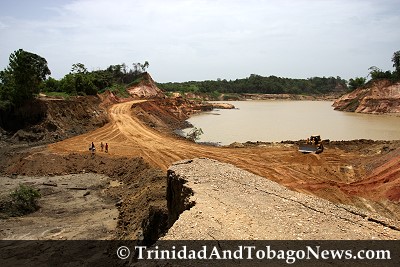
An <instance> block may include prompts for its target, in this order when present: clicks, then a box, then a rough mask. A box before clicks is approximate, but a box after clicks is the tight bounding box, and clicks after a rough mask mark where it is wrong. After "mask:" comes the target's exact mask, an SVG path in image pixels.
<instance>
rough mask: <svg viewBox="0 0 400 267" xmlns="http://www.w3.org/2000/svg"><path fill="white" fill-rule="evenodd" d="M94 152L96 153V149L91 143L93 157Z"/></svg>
mask: <svg viewBox="0 0 400 267" xmlns="http://www.w3.org/2000/svg"><path fill="white" fill-rule="evenodd" d="M95 151H96V147H95V146H94V143H93V142H92V155H94V152H95Z"/></svg>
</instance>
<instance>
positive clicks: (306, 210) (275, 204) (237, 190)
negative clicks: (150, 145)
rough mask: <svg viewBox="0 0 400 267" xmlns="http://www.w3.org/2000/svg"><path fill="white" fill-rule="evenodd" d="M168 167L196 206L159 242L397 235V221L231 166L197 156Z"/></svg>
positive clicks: (393, 236) (384, 236) (394, 236)
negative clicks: (189, 190)
mask: <svg viewBox="0 0 400 267" xmlns="http://www.w3.org/2000/svg"><path fill="white" fill-rule="evenodd" d="M170 170H172V171H174V172H175V175H177V176H180V178H183V179H184V180H186V181H187V182H186V183H185V185H184V186H186V187H189V188H191V189H192V190H193V191H194V195H193V196H192V197H191V199H190V200H192V201H193V200H194V201H195V202H196V204H195V206H194V207H192V208H191V209H190V210H186V211H184V212H183V213H182V214H181V215H180V217H179V219H178V220H177V221H176V222H175V224H174V225H173V226H172V227H171V228H170V229H169V231H168V233H167V234H166V235H165V236H164V237H163V238H162V239H163V240H190V239H197V240H212V239H215V240H230V239H231V240H246V239H251V240H253V239H254V240H256V239H263V240H265V239H267V240H272V239H279V240H286V239H291V240H293V239H294V240H296V239H297V240H312V239H320V240H326V239H328V240H333V239H335V240H347V239H351V240H353V239H354V240H359V239H371V240H372V239H400V231H399V229H400V228H399V222H398V221H393V220H389V219H386V218H383V217H380V216H379V215H377V214H371V213H368V212H367V211H364V210H359V209H357V208H355V207H352V206H345V205H338V204H334V203H331V202H329V201H326V200H323V199H320V198H317V197H314V196H310V195H306V194H302V193H298V192H294V191H290V190H288V189H286V188H285V187H283V186H281V185H279V184H277V183H275V182H272V181H270V180H268V179H265V178H263V177H260V176H257V175H254V174H252V173H249V172H247V171H244V170H241V169H239V168H236V167H235V166H233V165H230V164H225V163H221V162H218V161H215V160H211V159H205V158H201V159H194V160H189V161H181V162H176V163H175V164H173V165H172V166H171V167H170Z"/></svg>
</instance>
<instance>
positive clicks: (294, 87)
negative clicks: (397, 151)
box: [158, 74, 347, 94]
mask: <svg viewBox="0 0 400 267" xmlns="http://www.w3.org/2000/svg"><path fill="white" fill-rule="evenodd" d="M158 86H159V87H160V88H161V89H163V90H165V91H180V92H195V93H196V92H197V93H216V92H217V93H225V94H226V93H241V94H243V93H259V94H326V93H330V92H336V91H345V90H347V85H346V80H344V79H342V78H340V77H313V78H308V79H291V78H282V77H277V76H269V77H263V76H261V75H257V74H251V75H250V76H249V77H247V78H244V79H236V80H229V81H227V80H225V79H224V80H221V79H218V80H216V81H215V80H214V81H213V80H209V81H190V82H181V83H176V82H173V83H172V82H170V83H159V84H158Z"/></svg>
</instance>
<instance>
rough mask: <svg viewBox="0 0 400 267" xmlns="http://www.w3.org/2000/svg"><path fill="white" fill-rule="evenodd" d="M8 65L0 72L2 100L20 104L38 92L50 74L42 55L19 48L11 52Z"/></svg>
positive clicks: (0, 95) (0, 94)
mask: <svg viewBox="0 0 400 267" xmlns="http://www.w3.org/2000/svg"><path fill="white" fill-rule="evenodd" d="M9 61H10V62H9V65H8V67H7V68H5V69H4V70H3V71H1V72H0V80H1V81H0V83H1V87H0V90H1V93H0V97H1V98H2V100H5V101H10V102H11V103H12V104H14V105H20V104H22V103H23V102H24V101H26V100H30V99H32V98H33V97H34V95H35V94H37V93H39V91H40V88H41V86H42V83H43V81H45V80H46V77H47V76H48V75H50V74H51V72H50V70H49V68H48V67H47V61H46V59H44V58H43V57H41V56H39V55H36V54H33V53H30V52H27V51H24V50H23V49H19V50H17V51H15V52H14V53H12V54H11V55H10V58H9Z"/></svg>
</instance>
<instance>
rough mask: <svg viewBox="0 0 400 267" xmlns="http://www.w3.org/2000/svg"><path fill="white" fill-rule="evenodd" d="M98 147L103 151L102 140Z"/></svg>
mask: <svg viewBox="0 0 400 267" xmlns="http://www.w3.org/2000/svg"><path fill="white" fill-rule="evenodd" d="M100 149H101V152H103V149H104V144H103V142H101V143H100Z"/></svg>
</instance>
